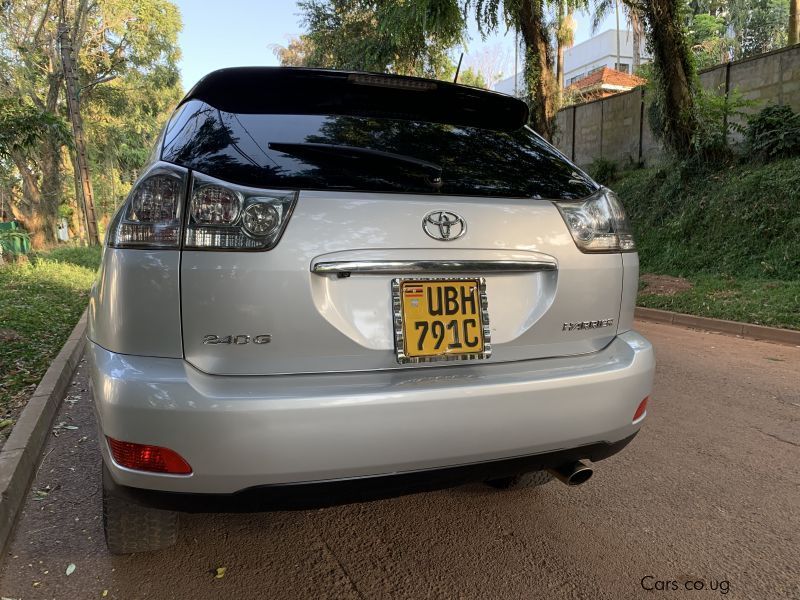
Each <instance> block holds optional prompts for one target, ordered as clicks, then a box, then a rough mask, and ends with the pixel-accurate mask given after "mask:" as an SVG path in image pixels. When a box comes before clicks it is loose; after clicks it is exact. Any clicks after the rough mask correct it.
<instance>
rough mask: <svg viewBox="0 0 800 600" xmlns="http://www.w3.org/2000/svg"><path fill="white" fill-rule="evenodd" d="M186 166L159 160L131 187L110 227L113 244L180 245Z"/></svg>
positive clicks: (152, 246)
mask: <svg viewBox="0 0 800 600" xmlns="http://www.w3.org/2000/svg"><path fill="white" fill-rule="evenodd" d="M186 180H187V173H186V169H181V168H179V167H175V166H174V165H164V164H159V165H156V166H155V167H153V168H151V169H150V170H149V171H147V173H146V174H145V176H144V177H142V178H141V179H140V180H139V181H138V182H137V183H136V185H135V186H134V187H133V189H132V190H131V193H130V195H129V196H128V199H127V201H126V203H125V206H123V208H122V209H121V210H120V211H119V213H117V216H116V217H115V218H114V221H113V223H112V224H111V226H110V227H109V231H108V245H109V246H111V247H112V248H178V247H180V241H181V218H182V217H181V215H182V213H183V210H182V206H183V202H184V198H185V195H186Z"/></svg>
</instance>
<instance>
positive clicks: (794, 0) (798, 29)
mask: <svg viewBox="0 0 800 600" xmlns="http://www.w3.org/2000/svg"><path fill="white" fill-rule="evenodd" d="M786 37H787V40H788V43H789V45H790V46H791V45H792V44H798V43H800V0H789V30H788V32H787V36H786Z"/></svg>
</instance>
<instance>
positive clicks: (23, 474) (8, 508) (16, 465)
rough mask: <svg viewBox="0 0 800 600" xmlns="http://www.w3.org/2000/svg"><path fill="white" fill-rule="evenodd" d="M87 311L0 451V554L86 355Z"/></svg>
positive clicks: (9, 535) (4, 548) (23, 410)
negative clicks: (51, 431)
mask: <svg viewBox="0 0 800 600" xmlns="http://www.w3.org/2000/svg"><path fill="white" fill-rule="evenodd" d="M85 339H86V311H84V312H83V315H81V318H80V319H79V320H78V324H77V325H75V328H74V329H73V330H72V333H71V334H70V336H69V338H68V339H67V341H66V343H65V344H64V346H63V347H62V348H61V351H60V352H59V353H58V356H56V358H55V360H54V361H53V362H52V363H51V365H50V368H48V369H47V372H46V373H45V374H44V377H42V381H41V382H40V383H39V386H38V387H37V388H36V391H35V392H34V393H33V396H31V398H30V399H29V400H28V403H27V404H26V405H25V408H24V409H22V413H20V415H19V419H17V422H16V423H15V424H14V429H12V431H11V435H10V436H9V438H8V439H7V440H6V443H5V445H4V446H3V449H2V450H1V451H0V550H2V552H3V555H4V554H5V550H6V545H7V543H8V540H9V538H10V537H11V533H12V531H13V530H14V523H15V522H16V519H17V515H18V514H19V511H20V509H21V508H22V506H23V504H24V503H25V496H26V495H27V493H28V487H29V486H30V484H31V481H32V480H33V476H34V473H35V471H36V466H37V464H38V462H39V456H40V455H41V453H42V448H44V444H45V442H46V441H47V434H48V432H49V431H50V426H51V425H52V423H53V418H54V417H55V415H56V412H57V411H58V407H59V405H60V404H61V399H62V398H63V396H64V392H65V391H66V389H67V385H69V382H70V379H71V378H72V374H73V373H74V372H75V368H76V367H77V366H78V361H79V360H80V358H81V355H82V354H83V348H84V345H85Z"/></svg>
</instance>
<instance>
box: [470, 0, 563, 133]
mask: <svg viewBox="0 0 800 600" xmlns="http://www.w3.org/2000/svg"><path fill="white" fill-rule="evenodd" d="M465 9H466V10H467V11H470V10H472V9H474V11H475V16H476V20H477V22H478V27H479V29H480V32H481V34H483V35H486V34H488V33H490V32H492V31H494V30H496V29H497V28H498V26H499V24H500V23H501V22H503V21H504V22H505V23H506V24H507V25H508V26H510V27H514V28H516V29H517V30H518V31H519V32H520V33H521V34H522V39H523V42H524V47H525V71H524V72H525V83H526V86H527V90H528V92H527V93H528V104H529V105H530V108H531V127H533V128H534V129H535V130H536V131H537V132H538V133H540V134H541V135H542V136H543V137H544V138H546V139H548V140H549V139H552V137H553V122H554V119H555V115H556V89H555V88H556V82H555V78H554V76H553V67H552V65H553V59H552V51H551V49H550V39H549V35H548V29H547V24H546V23H545V10H544V5H543V2H542V0H502V3H501V0H466V2H465Z"/></svg>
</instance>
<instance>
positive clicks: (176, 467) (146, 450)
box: [106, 437, 192, 475]
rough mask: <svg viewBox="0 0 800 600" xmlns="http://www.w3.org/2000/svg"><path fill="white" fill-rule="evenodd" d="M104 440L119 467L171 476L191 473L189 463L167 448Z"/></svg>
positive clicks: (110, 439) (109, 439)
mask: <svg viewBox="0 0 800 600" xmlns="http://www.w3.org/2000/svg"><path fill="white" fill-rule="evenodd" d="M106 439H107V440H108V447H109V448H110V449H111V456H113V457H114V462H116V463H117V464H118V465H120V466H121V467H125V468H127V469H136V470H137V471H151V472H153V473H170V474H172V475H189V474H191V472H192V467H190V466H189V463H187V462H186V461H185V460H183V458H182V457H181V455H180V454H178V453H177V452H175V451H174V450H170V449H169V448H162V447H161V446H150V445H147V444H134V443H132V442H120V441H119V440H115V439H112V438H110V437H106Z"/></svg>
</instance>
